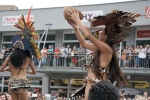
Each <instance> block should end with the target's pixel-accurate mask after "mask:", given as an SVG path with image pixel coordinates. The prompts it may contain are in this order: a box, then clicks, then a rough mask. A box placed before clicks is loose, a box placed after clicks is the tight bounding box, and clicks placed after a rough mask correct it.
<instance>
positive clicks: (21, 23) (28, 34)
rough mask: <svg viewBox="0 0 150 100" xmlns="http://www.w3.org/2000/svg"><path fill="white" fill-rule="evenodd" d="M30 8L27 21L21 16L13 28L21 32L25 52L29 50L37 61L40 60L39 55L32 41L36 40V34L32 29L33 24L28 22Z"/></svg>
mask: <svg viewBox="0 0 150 100" xmlns="http://www.w3.org/2000/svg"><path fill="white" fill-rule="evenodd" d="M31 10H32V7H31V8H30V10H29V12H28V16H27V20H25V17H24V15H23V14H22V15H21V17H20V19H19V20H18V22H16V23H15V25H14V26H15V27H16V28H18V29H20V30H22V33H21V34H22V37H21V39H22V42H23V44H24V48H25V50H29V49H30V50H31V52H32V53H33V55H34V56H35V57H37V58H39V59H41V53H40V51H39V49H38V47H37V45H36V43H35V41H34V39H36V40H38V34H37V33H36V30H35V28H34V22H33V21H30V13H31Z"/></svg>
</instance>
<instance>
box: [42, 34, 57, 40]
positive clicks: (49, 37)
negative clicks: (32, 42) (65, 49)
mask: <svg viewBox="0 0 150 100" xmlns="http://www.w3.org/2000/svg"><path fill="white" fill-rule="evenodd" d="M41 37H42V34H40V38H41ZM44 40H45V35H44V36H43V38H42V41H44ZM46 41H55V35H47V39H46Z"/></svg>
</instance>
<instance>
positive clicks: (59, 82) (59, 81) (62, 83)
mask: <svg viewBox="0 0 150 100" xmlns="http://www.w3.org/2000/svg"><path fill="white" fill-rule="evenodd" d="M51 86H68V79H51Z"/></svg>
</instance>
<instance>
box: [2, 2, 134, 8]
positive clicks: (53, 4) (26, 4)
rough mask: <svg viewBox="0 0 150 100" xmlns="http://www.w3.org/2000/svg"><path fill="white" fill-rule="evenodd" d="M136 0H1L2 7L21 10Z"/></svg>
mask: <svg viewBox="0 0 150 100" xmlns="http://www.w3.org/2000/svg"><path fill="white" fill-rule="evenodd" d="M124 1H135V0H1V1H0V5H16V6H17V7H18V8H19V9H29V8H30V7H31V6H33V9H34V8H51V7H64V6H77V5H89V4H103V3H112V2H124Z"/></svg>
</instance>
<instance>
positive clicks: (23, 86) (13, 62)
mask: <svg viewBox="0 0 150 100" xmlns="http://www.w3.org/2000/svg"><path fill="white" fill-rule="evenodd" d="M30 11H31V10H30ZM30 11H29V14H28V18H29V17H30ZM32 23H33V22H32V21H29V19H27V22H26V21H25V18H24V16H23V15H22V16H21V18H20V19H19V20H18V22H17V23H16V24H15V27H17V28H19V29H21V30H22V33H20V34H16V35H15V36H14V37H13V38H12V44H13V46H14V50H13V52H12V53H11V54H10V56H8V57H7V58H6V60H5V62H4V63H3V65H2V67H1V68H0V71H1V72H3V71H10V73H11V78H10V79H9V80H8V81H7V82H8V88H9V92H10V94H11V97H12V100H28V98H29V96H28V88H30V81H29V80H28V79H27V77H26V75H27V74H36V70H35V67H34V64H33V61H32V59H31V52H32V54H33V55H34V56H35V57H37V58H39V59H41V54H40V52H39V50H38V48H37V46H36V44H35V42H34V38H35V37H36V34H35V30H34V29H33V24H32ZM33 33H34V34H33ZM8 63H9V67H6V66H7V64H8ZM28 66H29V67H30V69H31V71H29V70H28Z"/></svg>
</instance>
